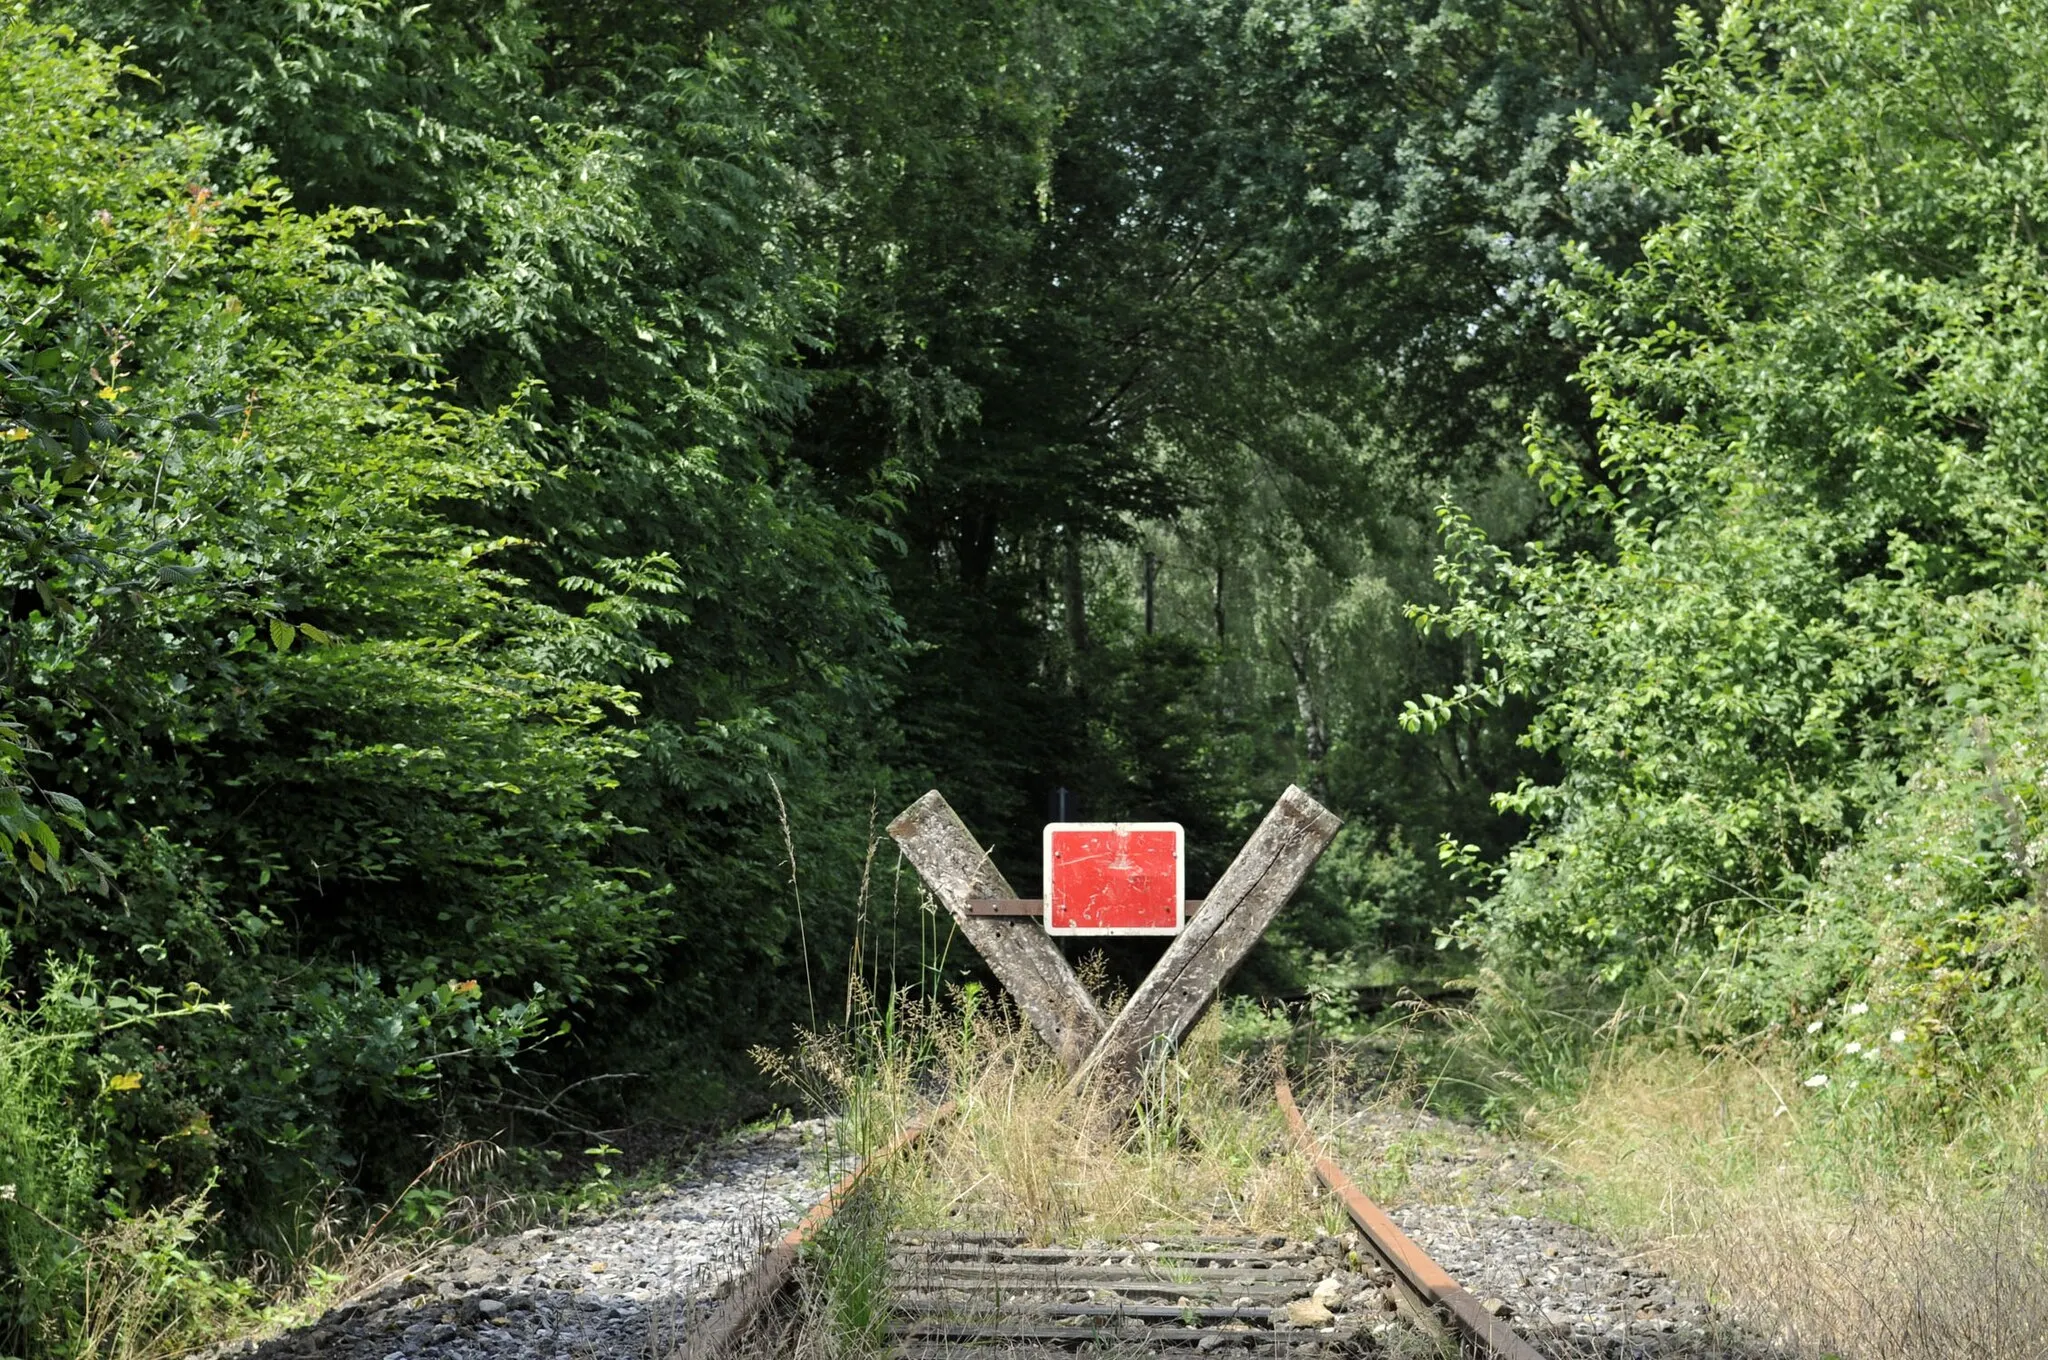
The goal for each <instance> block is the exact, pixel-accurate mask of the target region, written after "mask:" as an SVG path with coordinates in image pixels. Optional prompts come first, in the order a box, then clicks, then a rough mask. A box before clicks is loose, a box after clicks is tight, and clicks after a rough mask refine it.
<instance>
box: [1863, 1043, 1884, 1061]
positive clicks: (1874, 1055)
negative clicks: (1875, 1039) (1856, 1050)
mask: <svg viewBox="0 0 2048 1360" xmlns="http://www.w3.org/2000/svg"><path fill="white" fill-rule="evenodd" d="M1883 1056H1884V1050H1883V1049H1881V1048H1879V1047H1877V1046H1876V1045H1875V1044H1872V1045H1871V1046H1870V1047H1869V1048H1867V1049H1865V1050H1864V1051H1863V1061H1865V1062H1875V1061H1877V1059H1879V1058H1882V1057H1883Z"/></svg>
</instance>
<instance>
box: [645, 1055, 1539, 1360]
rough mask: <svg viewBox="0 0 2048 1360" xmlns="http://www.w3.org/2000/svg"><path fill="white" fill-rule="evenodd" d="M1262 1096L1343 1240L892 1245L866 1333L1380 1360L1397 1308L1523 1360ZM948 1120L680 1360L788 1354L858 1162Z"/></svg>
mask: <svg viewBox="0 0 2048 1360" xmlns="http://www.w3.org/2000/svg"><path fill="white" fill-rule="evenodd" d="M1274 1097H1275V1099H1276V1100H1277V1101H1278V1103H1279V1105H1280V1108H1281V1110H1282V1111H1283V1113H1284V1114H1285V1115H1286V1117H1287V1121H1288V1124H1289V1127H1290V1128H1291V1129H1292V1131H1293V1133H1294V1137H1295V1141H1296V1143H1297V1145H1298V1148H1299V1150H1300V1151H1301V1152H1302V1154H1303V1155H1304V1157H1305V1158H1306V1159H1307V1161H1308V1162H1309V1164H1310V1165H1311V1166H1312V1167H1313V1168H1314V1170H1315V1173H1316V1175H1317V1177H1318V1179H1319V1180H1321V1182H1322V1183H1323V1185H1324V1187H1325V1188H1326V1189H1327V1190H1329V1192H1330V1193H1331V1194H1332V1195H1334V1196H1335V1197H1336V1198H1337V1199H1338V1201H1339V1202H1340V1203H1341V1204H1342V1205H1343V1207H1344V1210H1345V1212H1346V1214H1347V1215H1348V1216H1349V1217H1350V1219H1351V1221H1352V1223H1353V1224H1354V1226H1355V1229H1356V1231H1355V1232H1353V1233H1349V1234H1346V1235H1345V1236H1344V1237H1342V1238H1338V1237H1322V1238H1318V1239H1315V1240H1312V1241H1304V1240H1298V1239H1292V1238H1288V1237H1285V1236H1260V1237H1222V1236H1218V1237H1197V1238H1185V1237H1178V1238H1177V1237H1171V1236H1164V1235H1162V1236H1159V1237H1157V1238H1142V1239H1138V1240H1133V1241H1124V1242H1116V1243H1110V1242H1086V1243H1081V1244H1078V1245H1033V1244H1031V1243H1028V1242H1027V1241H1026V1240H1025V1239H1024V1238H1023V1237H1021V1236H1016V1235H1011V1234H1004V1233H987V1232H898V1233H891V1234H889V1235H888V1237H887V1239H886V1243H885V1246H884V1248H883V1256H884V1261H883V1264H882V1270H881V1274H880V1278H879V1281H878V1283H879V1288H878V1289H877V1290H875V1291H874V1292H875V1293H876V1295H877V1297H878V1307H877V1308H876V1309H875V1310H874V1316H873V1320H872V1326H871V1339H872V1340H873V1341H874V1342H875V1343H877V1347H878V1349H881V1350H882V1351H884V1353H886V1354H888V1355H890V1356H892V1357H899V1358H900V1360H992V1357H995V1356H1004V1357H1011V1358H1012V1360H1056V1358H1057V1360H1067V1357H1073V1356H1076V1355H1092V1356H1105V1357H1106V1356H1126V1357H1139V1356H1175V1355H1189V1356H1192V1355H1216V1356H1218V1357H1220V1360H1238V1358H1239V1357H1249V1356H1260V1357H1267V1356H1290V1357H1300V1358H1301V1360H1310V1358H1311V1357H1318V1356H1330V1357H1337V1356H1345V1357H1365V1356H1371V1355H1374V1354H1376V1353H1379V1352H1380V1351H1381V1347H1380V1346H1379V1344H1378V1343H1377V1342H1376V1340H1375V1339H1374V1332H1375V1330H1376V1329H1375V1325H1374V1324H1378V1323H1381V1322H1383V1321H1384V1319H1385V1315H1386V1314H1387V1313H1389V1312H1396V1311H1398V1312H1399V1313H1401V1314H1402V1315H1403V1316H1405V1317H1406V1319H1407V1320H1408V1321H1409V1322H1410V1323H1411V1324H1412V1325H1413V1326H1415V1327H1416V1328H1418V1329H1419V1330H1421V1331H1423V1332H1425V1333H1428V1334H1430V1335H1431V1336H1432V1337H1434V1338H1435V1339H1436V1340H1437V1342H1438V1343H1439V1344H1440V1345H1442V1346H1444V1347H1445V1348H1447V1349H1448V1348H1450V1347H1455V1348H1456V1350H1457V1351H1458V1353H1459V1354H1460V1355H1461V1356H1462V1357H1464V1360H1537V1352H1536V1351H1535V1350H1534V1349H1533V1348H1532V1347H1531V1346H1530V1345H1529V1343H1528V1342H1527V1341H1525V1340H1523V1339H1522V1338H1521V1337H1520V1336H1519V1335H1517V1334H1516V1333H1515V1332H1514V1331H1513V1330H1512V1329H1510V1328H1509V1327H1508V1326H1507V1325H1506V1324H1505V1323H1503V1322H1501V1321H1500V1320H1499V1319H1497V1318H1495V1317H1494V1316H1492V1315H1491V1314H1490V1313H1488V1312H1487V1311H1486V1310H1485V1308H1483V1307H1482V1306H1481V1305H1480V1303H1479V1301H1478V1300H1477V1299H1475V1298H1474V1297H1473V1296H1472V1295H1471V1294H1470V1293H1468V1292H1466V1291H1465V1290H1463V1289H1461V1288H1459V1286H1458V1285H1457V1283H1456V1282H1455V1281H1453V1280H1452V1279H1451V1278H1450V1276H1449V1275H1448V1274H1447V1273H1446V1272H1445V1271H1444V1270H1443V1269H1442V1267H1440V1266H1438V1265H1437V1264H1436V1262H1434V1261H1433V1260H1431V1259H1430V1258H1429V1256H1428V1255H1427V1254H1426V1253H1425V1252H1423V1251H1422V1250H1421V1248H1419V1247H1417V1246H1416V1245H1415V1243H1414V1242H1412V1241H1410V1240H1409V1239H1408V1237H1407V1236H1406V1235H1405V1234H1403V1233H1402V1232H1401V1230H1400V1228H1399V1227H1397V1226H1396V1225H1395V1224H1394V1223H1393V1221H1392V1220H1391V1219H1389V1218H1388V1217H1387V1215H1386V1213H1385V1212H1384V1211H1383V1210H1381V1209H1380V1207H1379V1206H1378V1205H1376V1204H1374V1203H1373V1202H1372V1201H1371V1200H1370V1199H1368V1198H1367V1197H1366V1196H1365V1195H1364V1193H1363V1192H1361V1191H1360V1190H1359V1189H1358V1187H1357V1186H1356V1185H1355V1184H1354V1183H1353V1182H1352V1181H1351V1179H1350V1178H1349V1177H1348V1176H1347V1175H1346V1174H1345V1173H1344V1171H1343V1169H1342V1168H1340V1167H1338V1166H1337V1165H1336V1164H1335V1163H1334V1162H1332V1161H1331V1160H1330V1159H1329V1158H1328V1157H1327V1156H1326V1155H1324V1153H1323V1152H1322V1151H1321V1148H1320V1146H1319V1145H1318V1144H1317V1142H1316V1140H1315V1137H1314V1135H1313V1133H1312V1132H1311V1131H1310V1129H1309V1127H1308V1124H1307V1122H1306V1120H1305V1119H1304V1118H1303V1117H1302V1114H1301V1111H1300V1109H1299V1108H1298V1107H1297V1106H1296V1104H1295V1102H1294V1097H1293V1092H1292V1091H1291V1090H1290V1089H1289V1087H1288V1084H1287V1082H1286V1080H1285V1079H1284V1078H1283V1079H1282V1080H1281V1081H1279V1082H1278V1083H1277V1085H1276V1087H1275V1091H1274ZM950 1112H951V1111H950V1107H947V1108H945V1109H942V1110H939V1111H935V1112H934V1113H933V1114H932V1115H931V1116H929V1117H928V1119H927V1120H926V1121H924V1122H923V1123H920V1124H918V1125H914V1126H913V1127H912V1128H911V1129H909V1130H906V1131H905V1133H904V1134H903V1135H901V1136H899V1137H898V1138H897V1139H896V1140H895V1141H894V1142H893V1143H892V1144H890V1146H889V1147H888V1148H885V1149H884V1150H883V1151H882V1152H880V1153H878V1154H876V1156H875V1157H873V1158H870V1159H869V1161H868V1162H867V1163H866V1164H865V1165H864V1166H863V1167H862V1168H861V1169H860V1170H858V1171H856V1172H855V1173H854V1174H852V1175H850V1176H848V1177H847V1178H846V1179H845V1180H844V1181H842V1182H840V1184H839V1185H837V1186H835V1187H834V1188H833V1190H832V1192H831V1193H830V1194H829V1195H827V1196H826V1198H825V1199H824V1200H823V1201H822V1202H821V1203H820V1204H819V1205H818V1206H817V1208H815V1209H814V1210H813V1211H812V1212H811V1214H810V1216H809V1217H807V1218H806V1219H805V1220H804V1222H803V1223H802V1224H800V1225H799V1226H798V1227H797V1228H796V1229H795V1230H793V1231H792V1232H791V1233H789V1234H788V1235H787V1236H786V1237H784V1238H783V1239H782V1241H781V1242H779V1243H778V1244H777V1245H776V1246H775V1248H774V1249H773V1250H771V1251H770V1252H769V1253H768V1254H767V1255H766V1256H765V1257H764V1258H763V1260H762V1262H761V1263H760V1265H758V1266H757V1267H756V1268H755V1269H754V1271H753V1272H752V1274H751V1275H749V1276H747V1277H745V1278H743V1279H742V1280H741V1281H740V1282H739V1283H738V1285H737V1286H736V1287H735V1288H734V1289H733V1290H732V1291H731V1292H730V1293H729V1294H728V1295H727V1296H726V1299H725V1301H724V1302H723V1303H722V1304H721V1305H720V1307H719V1308H718V1310H717V1311H716V1312H715V1313H714V1314H713V1315H712V1316H711V1317H710V1318H709V1319H708V1320H707V1321H706V1322H705V1323H704V1324H703V1325H702V1326H701V1327H699V1328H698V1329H697V1331H696V1333H695V1334H694V1335H693V1336H692V1337H691V1338H690V1339H689V1340H688V1342H687V1343H686V1345H685V1347H684V1349H683V1351H682V1352H681V1354H682V1356H684V1357H686V1358H687V1360H740V1357H749V1358H750V1360H751V1358H752V1357H768V1356H779V1355H785V1354H789V1353H790V1352H791V1350H792V1349H793V1348H794V1347H795V1346H796V1338H797V1335H798V1332H799V1330H800V1329H799V1327H798V1324H797V1323H796V1321H795V1320H793V1318H792V1316H791V1309H790V1308H789V1306H788V1304H789V1299H790V1294H791V1289H792V1284H791V1282H792V1279H793V1275H794V1267H795V1264H796V1261H797V1258H798V1254H799V1252H800V1250H801V1248H802V1246H803V1244H804V1243H805V1242H806V1241H807V1240H809V1239H810V1238H811V1237H812V1236H813V1235H814V1234H816V1233H817V1232H818V1231H819V1230H820V1229H821V1228H823V1227H824V1226H825V1225H826V1224H827V1223H828V1222H829V1221H830V1220H831V1218H832V1215H833V1214H834V1213H835V1212H836V1211H837V1210H838V1209H839V1208H840V1207H841V1206H843V1205H844V1204H846V1203H847V1202H849V1201H850V1199H851V1198H852V1196H853V1195H855V1194H856V1193H857V1192H858V1189H859V1186H860V1183H861V1180H862V1178H863V1176H865V1175H866V1174H867V1173H868V1171H869V1170H870V1169H871V1168H873V1167H875V1166H877V1165H879V1164H881V1163H883V1162H884V1161H886V1159H888V1158H889V1157H893V1156H896V1155H899V1154H900V1153H902V1152H903V1151H904V1150H905V1149H906V1148H908V1147H909V1146H910V1145H911V1144H912V1143H914V1142H915V1141H916V1140H917V1138H918V1137H919V1136H920V1135H921V1134H922V1133H923V1131H924V1129H925V1128H927V1127H929V1126H930V1124H932V1123H935V1122H938V1121H939V1120H941V1119H944V1118H946V1117H947V1116H948V1115H949V1114H950Z"/></svg>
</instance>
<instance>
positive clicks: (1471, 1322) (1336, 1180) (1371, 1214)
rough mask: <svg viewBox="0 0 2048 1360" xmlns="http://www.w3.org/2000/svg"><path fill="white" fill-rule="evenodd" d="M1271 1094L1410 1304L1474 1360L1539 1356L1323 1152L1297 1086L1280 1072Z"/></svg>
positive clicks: (1318, 1175) (1318, 1174)
mask: <svg viewBox="0 0 2048 1360" xmlns="http://www.w3.org/2000/svg"><path fill="white" fill-rule="evenodd" d="M1273 1094H1274V1096H1275V1097H1276V1098H1277V1099H1278V1100H1279V1102H1280V1109H1281V1111H1282V1112H1283V1113H1285V1114H1286V1116H1287V1124H1288V1127H1289V1128H1291V1129H1293V1131H1294V1140H1295V1142H1296V1143H1297V1144H1299V1145H1300V1147H1301V1150H1302V1153H1303V1155H1305V1156H1306V1157H1307V1158H1308V1159H1309V1161H1310V1163H1311V1164H1312V1165H1313V1166H1314V1167H1315V1172H1316V1178H1317V1179H1318V1180H1320V1181H1322V1183H1323V1184H1324V1185H1325V1186H1326V1187H1328V1189H1329V1191H1330V1193H1331V1194H1333V1195H1335V1196H1336V1197H1337V1198H1338V1199H1339V1200H1340V1201H1342V1203H1343V1205H1344V1212H1345V1213H1347V1214H1349V1215H1350V1216H1351V1221H1352V1222H1353V1223H1356V1224H1357V1225H1358V1230H1359V1231H1360V1232H1361V1233H1363V1234H1365V1240H1366V1241H1367V1242H1369V1243H1370V1244H1371V1245H1372V1249H1373V1251H1374V1252H1375V1253H1376V1254H1377V1255H1378V1256H1379V1257H1380V1259H1381V1260H1383V1261H1385V1262H1386V1263H1387V1267H1388V1268H1389V1269H1390V1270H1392V1271H1393V1272H1394V1278H1395V1279H1396V1280H1398V1281H1399V1282H1400V1288H1401V1291H1402V1293H1403V1294H1405V1295H1407V1296H1408V1300H1407V1301H1408V1302H1409V1303H1410V1305H1411V1307H1412V1308H1415V1309H1419V1310H1422V1311H1424V1312H1426V1313H1427V1314H1429V1315H1431V1316H1433V1317H1435V1318H1436V1319H1437V1321H1438V1324H1439V1325H1446V1326H1448V1327H1449V1329H1450V1330H1451V1331H1452V1332H1454V1333H1455V1334H1456V1335H1457V1338H1458V1349H1459V1352H1460V1354H1462V1355H1464V1356H1466V1357H1469V1358H1470V1360H1541V1357H1540V1356H1539V1355H1538V1354H1537V1352H1536V1349H1535V1347H1533V1346H1531V1345H1530V1344H1529V1343H1528V1342H1527V1341H1524V1340H1523V1339H1522V1338H1521V1337H1520V1336H1518V1335H1516V1334H1515V1332H1514V1330H1513V1329H1512V1328H1510V1327H1509V1326H1508V1325H1507V1324H1506V1323H1505V1322H1502V1321H1501V1320H1500V1319H1499V1318H1497V1317H1495V1316H1494V1315H1493V1314H1491V1313H1489V1312H1487V1311H1486V1309H1485V1308H1483V1307H1481V1306H1480V1303H1479V1300H1478V1299H1475V1298H1473V1297H1472V1295H1471V1293H1470V1292H1469V1291H1467V1290H1465V1289H1463V1288H1460V1287H1459V1285H1458V1282H1457V1281H1455V1280H1453V1279H1452V1278H1451V1277H1450V1275H1449V1274H1448V1273H1447V1272H1446V1271H1445V1270H1444V1268H1443V1267H1442V1266H1440V1265H1438V1264H1437V1263H1436V1262H1435V1261H1433V1260H1431V1259H1430V1258H1429V1254H1428V1253H1427V1252H1425V1251H1423V1249H1422V1248H1420V1247H1418V1246H1416V1245H1415V1243H1414V1242H1413V1241H1412V1240H1410V1238H1409V1236H1408V1234H1406V1233H1404V1232H1402V1231H1401V1229H1400V1227H1399V1226H1398V1225H1397V1224H1396V1223H1395V1222H1394V1220H1393V1219H1391V1218H1389V1217H1387V1213H1386V1210H1384V1209H1382V1208H1380V1206H1379V1205H1377V1204H1374V1203H1373V1202H1372V1201H1371V1200H1370V1199H1368V1198H1366V1196H1365V1193H1364V1192H1363V1191H1361V1190H1360V1189H1359V1188H1358V1187H1357V1186H1356V1185H1354V1184H1352V1181H1351V1178H1350V1177H1349V1176H1347V1175H1345V1174H1344V1169H1343V1168H1342V1167H1340V1166H1338V1165H1337V1164H1336V1163H1335V1162H1333V1161H1331V1160H1330V1159H1329V1157H1327V1156H1326V1155H1324V1153H1323V1150H1322V1148H1321V1147H1320V1146H1319V1145H1318V1144H1317V1142H1316V1139H1315V1135H1314V1134H1313V1133H1311V1132H1310V1131H1309V1127H1308V1121H1307V1120H1306V1119H1303V1118H1302V1116H1301V1108H1300V1107H1299V1106H1298V1105H1296V1104H1295V1103H1294V1091H1293V1090H1292V1088H1290V1087H1289V1086H1288V1084H1287V1078H1286V1077H1284V1076H1283V1077H1281V1078H1279V1079H1278V1080H1277V1081H1275V1082H1274V1083H1273Z"/></svg>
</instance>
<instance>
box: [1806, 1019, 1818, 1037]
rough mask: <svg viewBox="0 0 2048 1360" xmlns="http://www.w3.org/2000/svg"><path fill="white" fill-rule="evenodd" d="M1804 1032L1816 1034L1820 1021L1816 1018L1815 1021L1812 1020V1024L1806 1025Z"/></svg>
mask: <svg viewBox="0 0 2048 1360" xmlns="http://www.w3.org/2000/svg"><path fill="white" fill-rule="evenodd" d="M1806 1032H1807V1033H1808V1034H1818V1033H1820V1021H1818V1020H1816V1021H1814V1022H1813V1023H1812V1024H1810V1025H1808V1026H1807V1027H1806Z"/></svg>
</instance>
